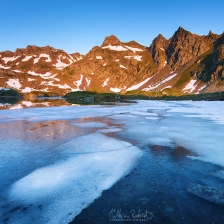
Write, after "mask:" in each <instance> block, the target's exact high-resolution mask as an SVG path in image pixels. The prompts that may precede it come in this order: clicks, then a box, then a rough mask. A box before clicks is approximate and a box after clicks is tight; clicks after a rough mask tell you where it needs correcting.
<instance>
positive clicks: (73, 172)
mask: <svg viewBox="0 0 224 224" xmlns="http://www.w3.org/2000/svg"><path fill="white" fill-rule="evenodd" d="M26 104H27V105H29V102H25V103H23V104H22V105H26ZM22 105H20V106H17V107H20V109H21V108H22ZM18 109H19V108H18ZM223 111H224V103H223V102H222V101H219V102H207V101H198V102H192V101H176V102H174V101H138V103H137V104H130V105H123V106H116V105H115V106H110V107H108V106H82V107H54V108H34V109H33V108H28V109H21V110H20V111H19V113H18V111H15V110H2V111H0V117H1V120H0V122H11V121H18V122H19V121H21V122H22V121H31V122H35V121H46V120H72V121H74V120H75V119H82V118H87V117H88V118H89V120H90V122H84V123H83V125H84V126H85V127H84V126H82V125H80V126H78V125H79V124H81V120H79V121H80V122H78V121H77V122H74V124H75V125H76V126H77V128H86V127H90V128H91V127H93V128H92V129H87V130H88V131H89V130H95V129H96V132H93V133H91V134H86V135H85V134H84V135H83V136H78V137H77V136H74V137H72V138H69V139H67V140H66V139H65V140H64V142H63V143H62V144H60V145H58V146H57V147H55V148H53V149H51V150H49V149H48V148H44V147H42V148H38V146H35V144H32V145H31V146H29V147H28V146H26V145H19V144H17V143H16V142H17V141H18V140H16V139H13V141H12V139H9V140H8V141H7V140H5V139H4V140H2V141H1V150H0V156H1V158H4V160H1V161H0V166H1V181H0V185H1V186H2V184H4V186H5V185H6V184H8V185H7V186H8V187H9V188H8V190H7V191H1V193H0V196H1V201H0V206H1V208H2V209H1V210H0V212H3V213H4V212H5V207H4V206H2V205H5V204H6V203H8V204H7V206H9V204H10V203H11V201H12V200H13V203H11V204H12V206H14V207H15V206H17V205H24V206H28V205H30V204H33V205H35V206H36V207H37V206H38V205H42V206H43V207H42V210H38V209H36V207H35V206H33V209H30V208H29V210H27V214H26V213H23V215H22V216H21V217H22V218H21V219H19V215H21V214H19V213H18V212H15V213H10V221H9V223H10V222H11V223H19V224H20V223H31V222H32V223H46V222H50V221H51V222H52V223H68V222H69V221H70V220H72V219H73V218H74V217H75V216H76V215H77V214H79V213H80V212H81V210H82V209H83V208H85V207H87V206H88V205H89V204H91V203H92V202H93V201H94V200H95V199H96V198H98V197H100V195H101V193H102V191H103V190H106V189H108V188H110V187H111V186H112V185H113V184H115V183H116V182H117V181H118V180H119V179H120V178H122V177H123V176H124V175H125V174H126V173H128V172H129V171H130V170H131V168H132V167H133V166H134V165H135V164H136V162H137V161H138V158H139V157H140V156H141V151H140V150H139V149H138V148H136V147H134V146H133V145H131V144H130V143H128V141H129V140H130V141H132V142H133V141H136V142H138V143H137V144H138V147H139V148H140V147H141V146H144V147H146V146H147V147H149V149H150V146H151V145H164V146H169V147H174V146H177V145H178V146H182V147H185V148H186V149H188V150H190V151H192V152H193V153H195V154H196V155H195V157H194V158H195V159H200V160H202V161H204V162H209V163H212V164H215V165H219V166H220V169H222V170H223V168H224V160H223V158H224V146H223V139H224V117H223ZM96 117H108V119H112V120H113V122H115V123H118V124H123V126H122V130H118V128H116V127H114V126H113V127H111V131H112V132H113V131H114V132H117V133H119V136H121V137H122V139H126V141H125V142H124V141H120V140H117V139H114V138H111V137H107V136H105V135H103V133H108V132H110V130H109V129H110V127H109V125H108V126H106V125H105V124H104V123H103V122H95V121H91V119H90V118H96ZM101 126H103V127H101ZM99 129H100V130H99ZM113 129H115V130H113ZM107 130H108V132H107ZM9 131H11V133H13V132H14V131H15V130H14V129H12V130H9ZM87 133H88V132H87ZM13 147H14V148H13ZM35 147H37V148H36V151H35V150H34V149H35ZM12 148H13V149H14V150H13V151H10V150H11V149H12ZM26 148H27V149H26ZM29 149H30V150H32V152H31V153H30V155H29V157H28V158H29V159H30V160H31V161H32V162H31V163H30V165H29V170H28V173H27V172H22V174H21V175H20V177H19V178H18V177H17V176H16V178H15V176H14V179H13V178H6V179H4V181H3V177H5V175H6V177H8V176H9V177H11V176H10V175H16V173H18V172H19V173H20V169H22V168H21V167H23V166H24V165H23V164H24V161H26V160H25V159H27V160H28V158H26V157H25V158H24V154H23V153H24V152H25V151H26V150H28V151H29ZM9 152H10V153H9ZM34 152H35V153H34ZM49 153H52V154H51V156H50V159H46V158H47V157H46V156H47V155H48V154H49ZM53 155H55V158H54V157H53V158H52V156H53ZM21 161H22V162H21ZM38 161H41V165H40V164H39V163H38ZM43 161H47V162H46V163H44V162H43ZM202 168H203V167H202ZM7 175H8V176H7ZM93 177H94V178H93ZM12 208H13V207H12ZM69 213H71V215H68V214H69ZM31 220H32V221H31ZM33 220H34V221H33ZM49 220H50V221H49Z"/></svg>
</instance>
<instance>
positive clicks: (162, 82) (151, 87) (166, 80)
mask: <svg viewBox="0 0 224 224" xmlns="http://www.w3.org/2000/svg"><path fill="white" fill-rule="evenodd" d="M176 76H177V74H173V75H171V76H169V77H167V78H166V79H164V80H163V81H161V82H159V83H157V84H156V85H149V86H148V87H147V88H144V89H143V90H144V91H150V90H153V89H156V88H158V87H159V86H161V85H162V84H165V83H166V82H168V81H170V80H171V79H173V78H174V77H176Z"/></svg>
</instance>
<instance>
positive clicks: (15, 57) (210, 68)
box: [0, 27, 224, 96]
mask: <svg viewBox="0 0 224 224" xmlns="http://www.w3.org/2000/svg"><path fill="white" fill-rule="evenodd" d="M0 89H2V90H7V89H15V90H16V91H17V92H19V93H21V94H23V95H25V96H26V95H45V94H49V95H61V96H62V95H64V94H65V93H68V92H72V91H79V90H88V91H95V92H120V93H126V92H129V91H144V92H146V93H148V92H161V93H166V92H169V93H172V92H178V93H180V94H184V93H188V94H189V93H190V94H196V93H205V92H218V91H224V33H223V34H221V35H217V34H214V33H212V31H210V32H209V34H208V35H204V36H199V35H196V34H193V33H191V32H189V31H187V30H185V29H183V28H182V27H179V28H178V30H177V31H176V32H175V33H174V34H173V36H172V37H171V38H170V39H166V38H165V37H163V35H162V34H159V35H158V36H157V37H156V38H155V39H154V40H153V41H152V43H151V45H150V46H143V45H141V44H139V43H137V42H135V41H130V42H126V43H125V42H121V41H120V40H119V39H118V38H117V37H115V36H114V35H111V36H108V37H106V38H105V40H104V41H103V43H102V45H101V46H95V47H93V48H92V49H91V50H90V51H89V52H88V53H87V54H86V55H81V54H79V53H74V54H68V53H66V52H64V51H63V50H59V49H55V48H53V47H50V46H46V47H37V46H27V47H26V48H22V49H16V51H15V52H11V51H4V52H0Z"/></svg>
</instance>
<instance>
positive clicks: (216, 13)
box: [0, 0, 224, 54]
mask: <svg viewBox="0 0 224 224" xmlns="http://www.w3.org/2000/svg"><path fill="white" fill-rule="evenodd" d="M0 9H1V13H0V27H1V32H0V51H5V50H11V51H15V49H16V48H24V47H26V46H27V45H37V46H46V45H50V46H52V47H55V48H59V49H62V50H65V51H66V52H68V53H74V52H80V53H83V54H85V53H87V52H88V51H89V50H91V48H92V47H93V46H96V45H101V44H102V42H103V40H104V38H105V37H106V36H109V35H111V34H114V35H115V36H117V37H118V38H119V39H120V40H121V41H123V42H128V41H130V40H135V41H137V42H138V43H140V44H142V45H145V46H149V45H150V44H151V42H152V40H153V38H155V37H156V36H157V35H158V34H159V33H161V34H163V35H164V36H165V37H166V38H170V37H171V36H172V35H173V33H174V32H175V31H176V30H177V29H178V27H179V26H182V27H183V28H185V29H186V30H189V31H191V32H192V33H196V34H199V35H205V34H208V32H209V30H212V31H213V32H214V33H218V34H221V33H222V32H223V31H224V13H223V9H224V1H223V0H213V1H212V0H209V1H208V0H197V1H195V0H186V1H185V0H157V1H156V0H154V1H150V0H104V1H103V0H0Z"/></svg>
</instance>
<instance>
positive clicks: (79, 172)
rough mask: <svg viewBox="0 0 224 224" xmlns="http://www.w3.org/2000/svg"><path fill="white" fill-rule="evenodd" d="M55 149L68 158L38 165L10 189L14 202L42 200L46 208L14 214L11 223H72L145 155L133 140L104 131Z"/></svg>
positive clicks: (23, 202)
mask: <svg viewBox="0 0 224 224" xmlns="http://www.w3.org/2000/svg"><path fill="white" fill-rule="evenodd" d="M55 151H57V152H59V153H61V154H62V157H64V158H66V159H62V160H59V161H58V162H56V163H54V164H52V165H48V166H44V167H41V168H38V169H36V170H35V171H33V172H31V173H30V174H28V175H26V176H24V177H23V178H21V179H20V180H18V181H16V182H15V183H14V184H13V185H12V187H11V189H10V192H9V200H13V201H14V203H22V204H23V205H30V204H34V205H40V204H41V205H43V209H42V210H41V211H38V209H33V211H32V212H30V213H29V212H28V213H27V214H26V215H23V217H22V218H19V217H18V215H17V214H15V215H14V216H13V214H12V215H11V217H10V221H11V223H18V224H19V223H31V222H32V223H55V224H57V223H60V224H61V223H68V222H69V221H71V220H72V219H73V218H74V217H75V216H76V215H78V214H79V213H80V212H81V211H82V209H83V208H85V207H87V206H88V205H89V204H91V203H92V202H93V201H94V199H96V198H98V197H100V195H101V193H102V191H103V190H106V189H108V188H110V187H111V186H112V185H113V184H114V183H116V182H117V181H118V180H119V179H120V178H122V177H123V176H124V175H125V174H127V173H128V172H129V171H130V170H131V169H132V167H133V166H134V165H135V164H136V162H137V161H138V159H139V158H140V157H141V155H142V153H141V151H140V150H139V149H138V148H136V147H134V146H133V145H131V144H130V143H127V142H124V141H119V140H116V139H113V138H110V137H106V136H104V135H103V134H100V133H95V134H90V135H86V136H83V137H79V138H77V139H73V140H71V141H70V142H67V143H65V144H62V145H60V146H59V147H58V148H56V149H55ZM68 214H70V215H68ZM34 218H35V219H34ZM33 219H34V220H35V221H34V220H33ZM49 221H50V222H49Z"/></svg>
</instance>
